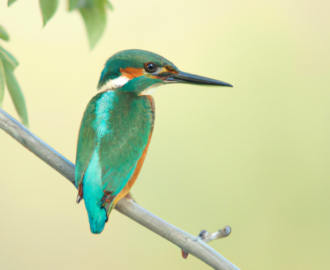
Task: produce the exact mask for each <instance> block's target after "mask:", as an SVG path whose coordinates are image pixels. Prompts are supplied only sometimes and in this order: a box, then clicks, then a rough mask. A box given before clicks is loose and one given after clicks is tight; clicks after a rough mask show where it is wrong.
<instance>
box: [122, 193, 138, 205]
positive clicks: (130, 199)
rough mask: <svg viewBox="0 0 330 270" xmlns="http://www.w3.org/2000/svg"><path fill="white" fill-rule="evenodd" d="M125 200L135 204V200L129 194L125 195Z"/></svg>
mask: <svg viewBox="0 0 330 270" xmlns="http://www.w3.org/2000/svg"><path fill="white" fill-rule="evenodd" d="M125 198H126V199H127V200H129V201H132V202H135V203H137V202H136V200H135V199H134V198H133V196H132V193H131V192H129V193H127V194H126V195H125Z"/></svg>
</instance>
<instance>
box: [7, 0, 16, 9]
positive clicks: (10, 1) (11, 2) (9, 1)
mask: <svg viewBox="0 0 330 270" xmlns="http://www.w3.org/2000/svg"><path fill="white" fill-rule="evenodd" d="M14 2H16V0H8V7H10V6H11V4H13V3H14Z"/></svg>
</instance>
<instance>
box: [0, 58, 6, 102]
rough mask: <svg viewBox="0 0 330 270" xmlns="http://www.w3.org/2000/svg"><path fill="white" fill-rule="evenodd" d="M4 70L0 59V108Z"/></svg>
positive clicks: (3, 89) (3, 90) (2, 95)
mask: <svg viewBox="0 0 330 270" xmlns="http://www.w3.org/2000/svg"><path fill="white" fill-rule="evenodd" d="M5 82H6V80H5V71H4V69H3V65H2V61H1V59H0V108H1V107H2V102H3V98H4V96H5Z"/></svg>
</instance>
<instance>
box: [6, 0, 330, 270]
mask: <svg viewBox="0 0 330 270" xmlns="http://www.w3.org/2000/svg"><path fill="white" fill-rule="evenodd" d="M6 2H7V1H5V0H1V1H0V24H2V25H3V26H4V27H5V28H6V29H7V30H8V31H9V33H10V35H11V41H10V43H5V42H2V41H1V45H2V46H4V47H5V48H6V49H8V50H9V51H11V52H12V53H13V54H14V55H15V56H16V57H17V58H18V60H19V62H20V66H19V68H18V69H17V71H16V74H17V77H18V79H19V82H20V84H21V86H22V89H23V91H24V94H25V97H26V101H27V106H28V112H29V119H30V128H31V130H32V131H33V132H34V133H35V134H37V135H38V136H40V138H42V139H43V140H45V141H46V142H47V143H49V144H50V145H51V146H52V147H53V148H55V149H56V150H57V151H59V152H60V153H62V154H63V155H64V156H65V157H67V158H68V159H69V160H71V161H73V162H74V160H75V151H76V142H77V133H78V128H79V124H80V120H81V117H82V113H83V111H84V109H85V106H86V104H87V102H88V101H89V99H90V98H91V97H92V96H93V95H94V94H96V85H97V82H98V79H99V75H100V72H101V70H102V68H103V64H104V62H105V61H106V59H107V58H108V57H109V56H111V55H112V54H113V53H115V52H117V51H119V50H123V49H131V48H139V49H146V50H150V51H153V52H156V53H159V54H161V55H163V56H164V57H166V58H168V59H169V60H171V61H173V62H174V63H175V64H176V65H177V66H178V67H179V68H180V69H181V70H183V71H186V72H190V73H195V74H199V75H203V76H209V77H212V78H216V79H220V80H223V81H226V82H229V83H231V84H233V85H234V88H233V89H229V88H210V87H201V86H184V85H171V86H165V87H162V88H159V89H158V90H157V91H156V93H155V95H154V97H155V100H156V111H157V112H156V126H155V131H154V134H153V138H152V143H151V146H150V150H149V153H148V156H147V159H146V162H145V165H144V168H143V170H142V173H141V175H140V177H139V179H138V181H137V184H136V185H135V186H134V188H133V194H134V196H135V197H136V199H137V201H138V202H139V204H141V205H142V206H143V207H145V208H146V209H148V210H150V211H151V212H153V213H154V214H156V215H158V216H160V217H161V218H163V219H165V220H167V221H168V222H170V223H172V224H174V225H175V226H177V227H179V228H181V229H183V230H185V231H187V232H189V233H191V234H194V235H197V234H198V233H199V231H200V230H201V229H207V230H210V231H216V230H217V229H219V228H221V227H223V226H225V225H227V224H228V225H230V226H231V227H232V229H233V232H232V235H230V237H228V238H227V239H223V240H218V241H216V242H213V243H211V246H212V247H213V248H215V249H216V250H217V251H218V252H220V253H221V254H222V255H223V256H225V257H226V258H227V259H229V260H230V261H232V262H233V263H234V264H236V265H237V266H239V267H240V268H241V269H242V270H243V269H244V270H255V269H267V270H273V269H274V270H279V269H281V270H285V269H290V270H291V269H328V268H329V267H330V256H329V254H330V230H329V228H330V179H329V177H330V166H329V162H330V91H329V87H330V29H329V26H330V15H329V14H330V1H328V0H324V1H311V0H310V1H307V0H306V1H299V0H291V1H287V0H278V1H266V0H265V1H257V0H249V1H245V0H244V1H243V0H241V1H238V0H234V1H233V0H230V1H229V0H227V1H226V0H217V1H215V0H204V1H197V0H190V1H180V0H167V1H157V0H155V1H146V0H143V1H142V0H141V1H134V0H126V1H123V0H113V1H112V3H113V5H114V7H115V11H114V12H111V13H110V12H109V21H108V25H107V29H106V32H105V34H104V36H103V38H102V40H101V41H100V42H99V43H98V45H97V46H96V47H95V49H94V50H93V51H90V50H89V49H88V43H87V38H86V34H85V29H84V28H83V24H82V20H81V18H80V16H79V14H78V13H72V14H70V13H68V12H66V1H63V0H62V1H61V5H60V7H59V11H58V12H57V14H56V15H55V17H54V18H53V19H52V20H51V21H50V22H49V24H48V25H47V26H46V27H45V28H44V29H42V27H41V26H42V20H41V16H40V13H39V8H38V1H36V0H35V1H31V0H30V1H27V0H25V1H24V0H18V1H17V2H16V3H15V4H13V5H12V7H10V8H7V6H6ZM4 109H5V110H6V111H8V112H9V113H10V114H12V115H13V116H15V117H17V114H16V113H15V111H14V109H13V106H12V103H11V100H10V98H9V95H8V93H6V97H5V102H4ZM75 198H76V190H75V189H74V188H73V187H72V185H71V184H70V183H69V182H68V181H67V180H66V179H64V178H63V177H62V176H61V175H59V174H58V173H57V172H55V171H54V170H53V169H51V168H50V167H48V166H47V165H46V164H45V163H43V162H42V161H40V160H39V159H38V158H36V157H35V156H33V155H32V154H31V153H30V152H28V151H27V150H25V149H24V148H23V147H22V146H21V145H19V144H18V143H16V142H15V141H14V140H13V139H12V138H10V137H9V136H8V135H7V134H5V133H4V132H2V131H0V215H1V218H0V269H33V270H35V269H79V270H84V269H100V270H102V269H123V270H126V269H141V270H145V269H153V270H154V269H157V270H158V269H160V270H162V269H180V270H181V269H182V270H183V269H189V270H194V269H209V267H208V266H206V265H205V264H204V263H202V262H200V261H199V260H197V259H195V258H194V257H192V256H189V257H188V259H187V260H183V259H182V258H181V255H180V250H179V249H178V248H177V247H176V246H174V245H172V244H171V243H169V242H167V241H166V240H164V239H162V238H161V237H159V236H157V235H155V234H154V233H152V232H150V231H148V230H147V229H145V228H143V227H141V226H140V225H138V224H136V223H135V222H133V221H131V220H129V219H128V218H126V217H124V216H122V215H121V214H119V213H118V212H116V211H114V212H113V213H112V215H111V217H110V221H109V222H108V224H107V225H106V229H105V231H104V232H103V233H102V234H101V235H92V234H91V233H90V231H89V225H88V219H87V214H86V211H85V208H84V205H83V203H82V204H80V205H77V204H76V203H75Z"/></svg>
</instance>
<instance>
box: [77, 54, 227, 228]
mask: <svg viewBox="0 0 330 270" xmlns="http://www.w3.org/2000/svg"><path fill="white" fill-rule="evenodd" d="M173 82H184V83H193V84H211V85H222V86H230V85H229V84H227V83H224V82H220V81H216V80H212V79H208V78H204V77H200V76H196V75H191V74H188V73H183V72H180V71H179V70H178V69H177V67H175V66H174V65H173V64H172V63H171V62H169V61H168V60H166V59H165V58H163V57H161V56H159V55H157V54H153V53H150V52H147V51H142V50H128V51H123V52H119V53H117V54H115V55H114V56H112V57H111V58H110V59H109V60H108V61H107V63H106V65H105V68H104V70H103V71H102V74H101V78H100V82H99V89H101V91H102V92H101V93H99V94H98V95H96V96H95V97H93V98H92V100H91V101H90V102H89V104H88V105H87V108H86V110H85V113H84V116H83V119H82V123H81V127H80V132H79V137H78V147H77V157H76V174H75V180H76V186H77V188H78V198H77V201H78V202H79V201H80V200H81V199H82V198H83V199H84V201H85V206H86V209H87V212H88V218H89V223H90V229H91V231H92V233H100V232H102V230H103V229H104V226H105V223H106V222H107V220H108V216H109V214H110V212H111V210H112V209H113V207H114V206H115V205H116V203H117V202H118V201H119V200H120V199H121V198H122V197H124V196H126V195H127V194H128V192H129V191H130V189H131V187H132V186H133V184H134V182H135V180H136V178H137V176H138V174H139V172H140V170H141V167H142V165H143V162H144V159H145V156H146V153H147V150H148V146H149V143H150V139H151V135H152V130H153V126H154V101H153V98H152V97H151V96H150V93H151V92H152V91H153V88H154V87H155V86H159V85H161V84H166V83H173Z"/></svg>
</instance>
